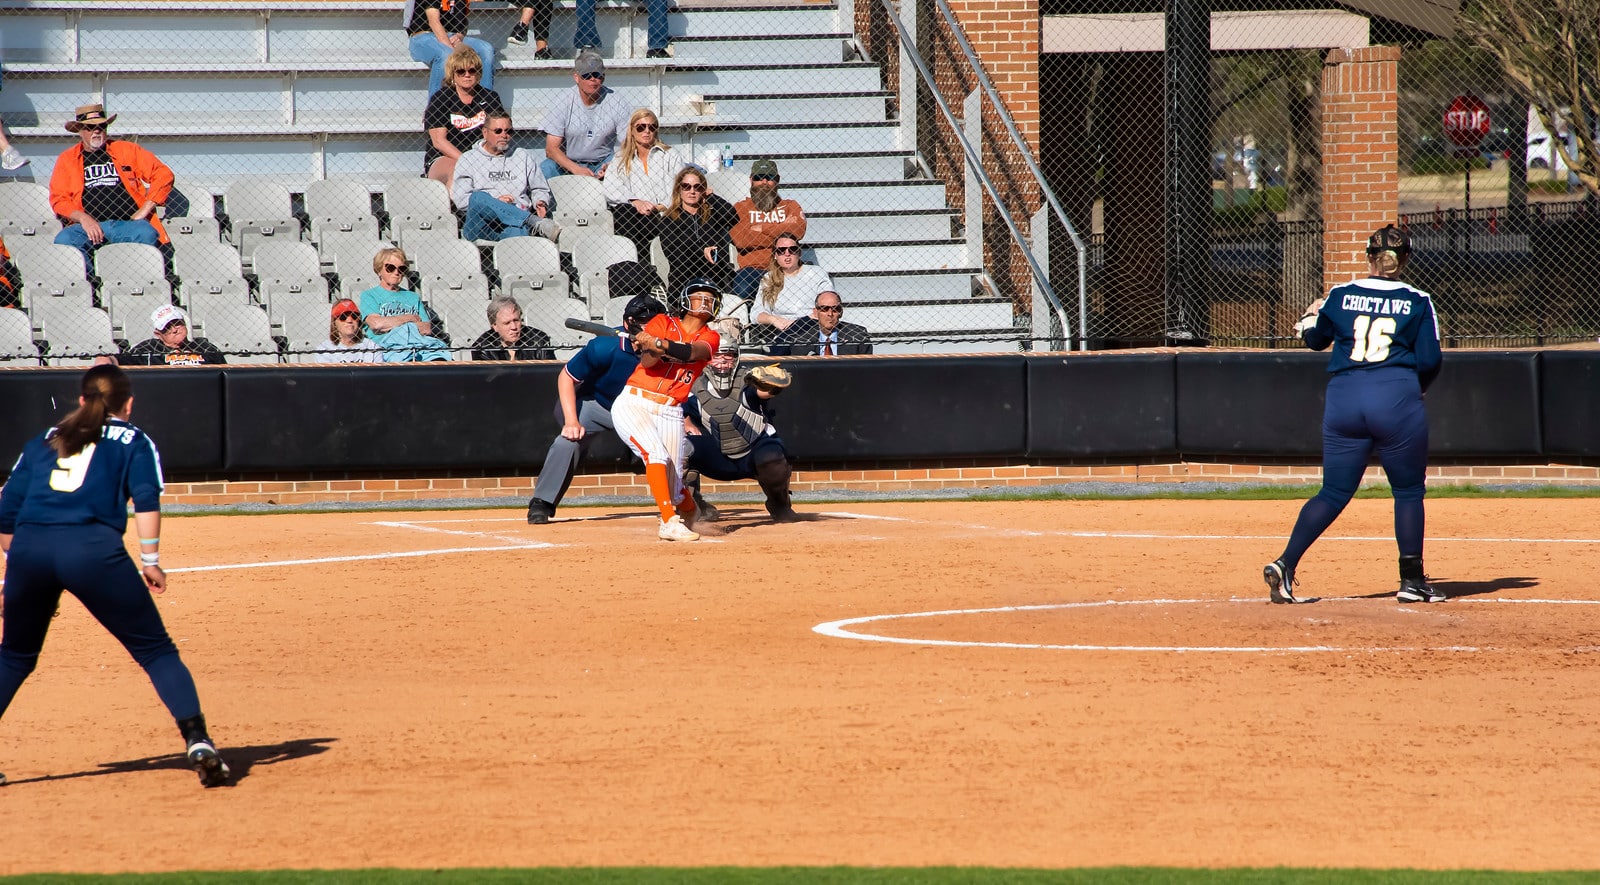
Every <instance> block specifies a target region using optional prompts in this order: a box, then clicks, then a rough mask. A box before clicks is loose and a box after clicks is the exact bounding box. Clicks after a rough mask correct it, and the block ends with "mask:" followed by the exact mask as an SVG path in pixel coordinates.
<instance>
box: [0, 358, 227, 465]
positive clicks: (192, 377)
mask: <svg viewBox="0 0 1600 885" xmlns="http://www.w3.org/2000/svg"><path fill="white" fill-rule="evenodd" d="M83 372H84V370H83V369H73V370H68V369H8V370H5V371H0V461H3V462H4V463H3V464H0V473H10V472H11V465H12V463H13V462H14V461H15V460H16V458H17V455H18V454H20V453H21V452H22V446H23V444H24V443H26V442H27V441H28V440H29V439H32V438H33V437H34V436H36V435H37V434H39V433H41V432H43V431H44V430H45V428H47V427H49V426H50V425H52V424H54V423H55V422H57V421H60V420H61V419H62V418H64V417H66V415H67V413H68V412H70V411H72V410H73V409H75V408H77V407H78V391H79V389H80V384H81V382H82V380H83ZM128 374H129V376H131V378H132V379H133V423H134V424H137V425H138V426H139V427H141V428H143V429H144V431H145V432H146V433H148V434H150V438H151V439H153V440H155V442H156V449H157V451H159V452H160V453H161V467H162V469H163V470H164V471H165V472H166V473H167V475H169V476H171V475H173V474H176V473H209V472H212V471H217V470H222V469H223V467H224V463H225V462H224V461H223V453H222V421H223V409H222V376H223V373H222V370H220V369H214V368H194V369H167V368H160V369H130V370H128Z"/></svg>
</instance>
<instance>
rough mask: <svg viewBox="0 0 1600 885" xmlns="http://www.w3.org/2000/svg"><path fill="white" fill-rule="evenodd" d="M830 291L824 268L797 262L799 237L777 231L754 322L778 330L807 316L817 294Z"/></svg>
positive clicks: (809, 314) (830, 281)
mask: <svg viewBox="0 0 1600 885" xmlns="http://www.w3.org/2000/svg"><path fill="white" fill-rule="evenodd" d="M832 291H833V280H832V279H830V278H829V277H828V274H827V272H826V271H824V270H823V269H822V268H820V267H817V266H816V265H815V264H802V263H800V238H799V237H797V236H795V235H794V234H778V236H776V237H775V238H773V240H772V263H771V264H770V265H768V266H767V275H766V276H765V277H763V278H762V280H761V296H760V298H759V299H757V301H758V307H757V309H756V322H757V323H760V324H761V325H764V326H770V327H771V328H772V330H773V331H778V332H781V331H783V330H784V329H787V328H789V324H790V323H792V322H794V321H795V320H797V319H800V318H801V317H806V316H811V310H812V308H813V306H814V305H816V303H817V296H818V295H821V294H822V293H823V292H832ZM767 337H770V334H769V335H768V336H767Z"/></svg>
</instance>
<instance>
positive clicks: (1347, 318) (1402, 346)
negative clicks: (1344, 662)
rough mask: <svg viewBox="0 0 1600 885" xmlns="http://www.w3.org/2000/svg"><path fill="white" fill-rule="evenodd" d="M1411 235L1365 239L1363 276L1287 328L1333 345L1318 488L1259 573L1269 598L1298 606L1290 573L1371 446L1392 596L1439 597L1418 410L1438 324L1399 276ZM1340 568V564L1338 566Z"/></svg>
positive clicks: (1345, 500) (1424, 415) (1345, 494)
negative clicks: (1386, 503) (1390, 511)
mask: <svg viewBox="0 0 1600 885" xmlns="http://www.w3.org/2000/svg"><path fill="white" fill-rule="evenodd" d="M1410 257H1411V239H1410V237H1408V236H1407V235H1406V233H1405V232H1404V231H1402V230H1400V229H1399V228H1397V227H1395V226H1394V225H1389V226H1387V227H1385V228H1383V229H1382V230H1379V231H1377V232H1376V233H1374V234H1373V235H1372V236H1371V237H1370V238H1369V239H1368V240H1367V264H1368V268H1369V270H1370V272H1371V276H1369V277H1367V278H1366V279H1360V280H1355V281H1352V282H1350V283H1347V284H1345V285H1342V286H1335V287H1334V288H1333V289H1332V291H1330V292H1329V293H1328V297H1327V298H1325V299H1323V300H1322V301H1321V302H1319V303H1313V304H1312V305H1311V306H1310V307H1309V308H1308V309H1307V310H1306V314H1305V316H1303V317H1301V318H1300V322H1299V323H1297V324H1295V331H1297V332H1299V333H1300V336H1301V338H1302V339H1303V340H1304V341H1305V343H1306V346H1307V347H1310V348H1311V349H1312V350H1326V349H1327V348H1328V346H1329V345H1332V346H1333V355H1332V356H1331V357H1330V358H1329V359H1328V373H1329V374H1330V375H1331V376H1332V377H1330V378H1329V379H1328V391H1327V402H1326V405H1325V406H1324V410H1323V415H1322V489H1321V490H1320V491H1318V492H1317V494H1316V496H1315V497H1313V498H1312V499H1311V500H1309V501H1307V502H1306V504H1305V506H1304V507H1302V508H1300V518H1299V519H1298V520H1297V521H1296V522H1295V525H1294V530H1293V532H1291V534H1290V535H1289V543H1288V544H1287V545H1286V546H1285V547H1284V549H1283V555H1281V556H1279V557H1278V558H1277V559H1276V560H1274V561H1272V562H1271V563H1269V564H1268V565H1267V567H1266V569H1265V570H1264V572H1263V577H1264V578H1265V579H1266V582H1267V589H1268V595H1269V598H1270V599H1271V600H1272V601H1273V602H1277V603H1293V602H1299V601H1301V600H1300V599H1298V598H1296V597H1295V595H1294V591H1295V585H1296V583H1297V581H1296V580H1295V569H1296V567H1297V566H1298V565H1299V564H1300V559H1301V557H1303V556H1304V555H1305V553H1306V551H1307V550H1308V549H1310V547H1311V545H1312V544H1313V543H1314V542H1315V541H1316V540H1317V538H1319V537H1321V535H1322V533H1323V532H1324V531H1326V530H1327V529H1328V526H1330V525H1332V524H1333V521H1334V520H1335V519H1337V518H1338V517H1339V514H1340V513H1341V512H1343V511H1344V508H1345V505H1346V504H1349V503H1350V498H1351V497H1352V496H1354V495H1355V493H1356V488H1357V486H1359V485H1360V483H1361V477H1362V476H1363V475H1364V474H1365V473H1366V469H1367V462H1368V460H1369V459H1370V458H1371V455H1372V452H1373V450H1374V449H1376V450H1377V453H1378V460H1379V463H1381V464H1382V465H1383V472H1384V474H1385V475H1386V476H1387V477H1388V478H1389V485H1390V487H1391V488H1392V489H1393V492H1394V538H1395V544H1396V545H1397V546H1398V547H1399V549H1400V589H1399V591H1398V592H1397V593H1396V594H1395V597H1396V599H1398V600H1399V601H1400V602H1441V601H1443V600H1444V599H1445V596H1444V594H1443V593H1440V592H1439V591H1438V590H1436V589H1434V588H1433V587H1432V586H1431V585H1430V584H1429V583H1428V578H1427V576H1426V574H1425V573H1424V571H1423V567H1422V542H1423V534H1424V523H1425V519H1424V508H1423V496H1424V493H1425V492H1426V483H1425V480H1426V479H1427V473H1428V412H1427V409H1426V408H1425V407H1424V406H1423V401H1422V396H1423V394H1424V393H1425V392H1426V391H1427V389H1428V385H1429V384H1431V383H1433V379H1434V378H1436V377H1438V374H1439V367H1440V363H1441V356H1440V352H1439V321H1438V318H1437V317H1436V316H1435V314H1434V312H1433V300H1432V299H1431V298H1430V297H1429V296H1428V293H1426V292H1423V291H1420V290H1418V289H1414V288H1412V287H1410V286H1408V285H1406V284H1405V283H1402V282H1400V281H1399V279H1398V277H1399V276H1400V274H1401V272H1403V271H1404V270H1405V266H1406V262H1407V261H1408V260H1409V259H1410ZM1343 571H1348V570H1343Z"/></svg>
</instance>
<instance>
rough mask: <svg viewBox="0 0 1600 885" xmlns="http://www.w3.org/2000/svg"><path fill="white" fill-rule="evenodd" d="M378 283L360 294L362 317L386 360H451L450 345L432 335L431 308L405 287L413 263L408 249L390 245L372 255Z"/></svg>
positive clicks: (416, 361)
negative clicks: (410, 263)
mask: <svg viewBox="0 0 1600 885" xmlns="http://www.w3.org/2000/svg"><path fill="white" fill-rule="evenodd" d="M372 269H373V270H374V271H375V272H377V274H378V285H376V286H373V287H372V288H370V289H368V290H367V291H365V292H362V293H361V316H362V319H363V320H365V322H366V324H367V331H369V332H371V333H372V340H373V341H375V342H377V344H378V346H379V347H381V348H383V361H384V362H386V363H420V362H432V361H435V360H448V359H450V350H449V347H450V345H448V344H446V343H445V342H443V341H441V340H439V339H438V338H434V337H433V323H432V322H430V321H429V319H428V308H427V306H426V305H424V304H423V303H422V299H421V298H420V297H418V295H417V293H415V292H413V291H411V290H410V289H407V288H405V284H406V283H408V282H410V278H411V266H410V265H409V264H407V263H406V253H405V250H403V249H399V248H396V247H394V246H389V247H387V248H383V249H379V250H378V254H377V255H374V256H373V257H372Z"/></svg>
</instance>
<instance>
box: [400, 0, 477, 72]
mask: <svg viewBox="0 0 1600 885" xmlns="http://www.w3.org/2000/svg"><path fill="white" fill-rule="evenodd" d="M471 5H472V0H406V9H405V22H406V36H407V37H408V38H409V40H410V44H411V45H410V49H411V58H412V60H413V61H420V62H422V63H423V64H425V65H427V66H428V94H429V95H432V94H434V93H435V92H438V91H439V84H440V82H441V81H444V85H446V86H448V85H450V84H449V82H448V80H445V78H447V77H449V76H450V73H449V71H440V69H439V68H440V65H441V64H447V59H448V58H449V57H450V54H451V53H453V52H455V51H456V50H457V49H471V50H474V53H475V54H476V55H477V56H478V57H480V58H482V59H483V62H482V65H483V68H484V70H483V85H484V87H485V88H490V89H492V88H494V71H493V70H492V69H493V67H494V47H493V46H490V45H489V44H488V43H487V42H485V41H483V40H480V39H478V38H477V37H468V36H467V13H468V10H469V7H471Z"/></svg>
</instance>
